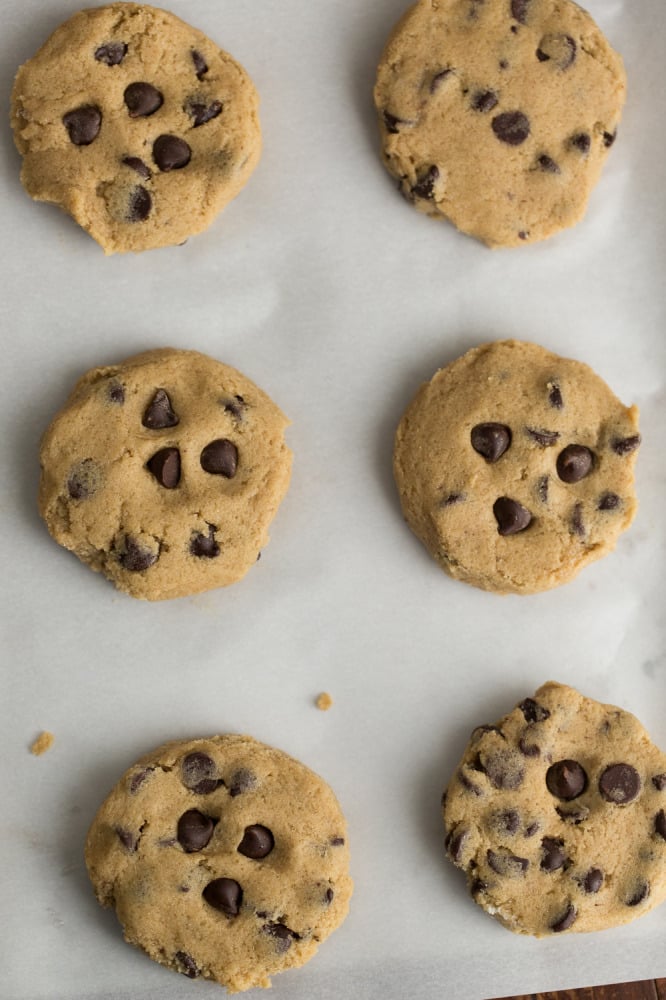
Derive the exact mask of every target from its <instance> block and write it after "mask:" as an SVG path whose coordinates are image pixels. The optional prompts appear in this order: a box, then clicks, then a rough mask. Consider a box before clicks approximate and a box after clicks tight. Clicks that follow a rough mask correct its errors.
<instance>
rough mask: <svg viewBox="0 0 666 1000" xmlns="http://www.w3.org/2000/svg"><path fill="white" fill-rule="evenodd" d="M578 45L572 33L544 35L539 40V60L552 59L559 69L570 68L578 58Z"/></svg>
mask: <svg viewBox="0 0 666 1000" xmlns="http://www.w3.org/2000/svg"><path fill="white" fill-rule="evenodd" d="M576 49H577V45H576V43H575V41H574V40H573V38H572V37H571V35H562V34H552V35H544V36H543V38H542V39H541V41H540V42H539V47H538V48H537V50H536V56H537V59H538V60H539V62H549V61H550V60H552V62H553V65H554V66H556V67H557V69H561V70H565V69H569V67H570V66H572V65H573V63H574V61H575V59H576Z"/></svg>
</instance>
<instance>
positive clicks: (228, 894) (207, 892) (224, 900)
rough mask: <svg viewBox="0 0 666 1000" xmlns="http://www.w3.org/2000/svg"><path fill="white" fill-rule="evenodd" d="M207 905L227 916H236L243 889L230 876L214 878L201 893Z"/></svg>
mask: <svg viewBox="0 0 666 1000" xmlns="http://www.w3.org/2000/svg"><path fill="white" fill-rule="evenodd" d="M201 895H202V896H203V898H204V899H205V900H206V902H207V903H208V905H209V906H212V907H213V909H214V910H219V911H220V913H224V914H226V916H227V917H237V916H238V914H239V913H240V908H241V903H242V902H243V890H242V889H241V887H240V885H239V884H238V882H236V881H235V880H234V879H232V878H214V879H213V881H212V882H209V883H208V885H207V886H206V888H205V889H204V891H203V892H202V893H201Z"/></svg>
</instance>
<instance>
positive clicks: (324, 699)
mask: <svg viewBox="0 0 666 1000" xmlns="http://www.w3.org/2000/svg"><path fill="white" fill-rule="evenodd" d="M332 704H333V699H332V698H331V696H330V694H329V693H328V691H322V693H321V694H320V695H319V696H318V697H317V700H316V701H315V705H316V706H317V708H318V709H319V711H320V712H328V710H329V708H330V707H331V705H332Z"/></svg>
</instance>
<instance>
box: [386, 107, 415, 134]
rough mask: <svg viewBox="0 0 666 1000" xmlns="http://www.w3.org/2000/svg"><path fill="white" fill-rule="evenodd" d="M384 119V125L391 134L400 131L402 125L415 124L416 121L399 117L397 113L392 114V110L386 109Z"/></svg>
mask: <svg viewBox="0 0 666 1000" xmlns="http://www.w3.org/2000/svg"><path fill="white" fill-rule="evenodd" d="M382 117H383V119H384V125H385V126H386V131H387V132H389V133H390V134H391V135H395V134H396V133H397V132H399V131H400V126H401V125H407V126H410V125H413V124H414V122H412V121H409V120H408V119H407V118H398V117H396V115H392V114H391V112H390V111H385V112H384V113H383V115H382Z"/></svg>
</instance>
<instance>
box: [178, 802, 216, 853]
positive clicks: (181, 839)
mask: <svg viewBox="0 0 666 1000" xmlns="http://www.w3.org/2000/svg"><path fill="white" fill-rule="evenodd" d="M214 829H215V822H214V820H212V819H211V818H210V816H204V814H203V813H200V812H199V810H198V809H188V810H187V812H184V813H183V815H182V816H181V817H180V819H179V820H178V829H177V834H176V836H177V838H178V843H179V844H180V846H181V847H182V848H183V850H184V851H185V853H186V854H194V853H196V852H197V851H203V849H204V847H206V846H207V845H208V844H209V843H210V838H211V837H212V836H213V830H214Z"/></svg>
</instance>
